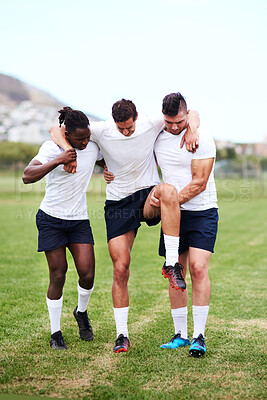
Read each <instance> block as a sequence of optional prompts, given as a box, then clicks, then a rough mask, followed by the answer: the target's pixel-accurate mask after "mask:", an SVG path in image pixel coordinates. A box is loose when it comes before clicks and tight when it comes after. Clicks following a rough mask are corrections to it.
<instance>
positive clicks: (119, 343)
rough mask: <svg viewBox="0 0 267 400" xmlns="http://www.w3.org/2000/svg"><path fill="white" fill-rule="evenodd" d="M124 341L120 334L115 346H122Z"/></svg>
mask: <svg viewBox="0 0 267 400" xmlns="http://www.w3.org/2000/svg"><path fill="white" fill-rule="evenodd" d="M125 339H126V338H125V336H123V334H122V333H121V334H120V335H119V336H118V337H117V339H116V342H115V344H116V346H121V345H123V344H124V340H125Z"/></svg>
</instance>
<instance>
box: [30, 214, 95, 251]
mask: <svg viewBox="0 0 267 400" xmlns="http://www.w3.org/2000/svg"><path fill="white" fill-rule="evenodd" d="M36 225H37V228H38V231H39V235H38V251H49V250H55V249H58V248H59V247H62V246H65V245H67V244H68V243H89V244H94V238H93V234H92V229H91V226H90V222H89V219H82V220H67V219H60V218H55V217H52V216H51V215H48V214H46V213H45V212H44V211H42V210H38V212H37V214H36Z"/></svg>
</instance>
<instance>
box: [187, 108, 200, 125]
mask: <svg viewBox="0 0 267 400" xmlns="http://www.w3.org/2000/svg"><path fill="white" fill-rule="evenodd" d="M188 123H189V125H190V127H191V129H192V128H195V129H197V128H198V127H199V125H200V118H199V113H198V112H197V111H196V110H190V111H189V114H188Z"/></svg>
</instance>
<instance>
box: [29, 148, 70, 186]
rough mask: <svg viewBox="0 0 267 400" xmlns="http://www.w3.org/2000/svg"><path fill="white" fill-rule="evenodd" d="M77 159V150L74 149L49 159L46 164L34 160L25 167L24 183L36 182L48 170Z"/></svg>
mask: <svg viewBox="0 0 267 400" xmlns="http://www.w3.org/2000/svg"><path fill="white" fill-rule="evenodd" d="M75 159H76V152H75V150H74V149H72V150H67V151H64V152H63V153H62V154H60V155H59V156H58V157H56V158H55V159H54V160H51V161H48V162H47V163H45V164H42V163H40V162H39V161H37V160H32V161H31V162H30V164H29V165H28V166H27V167H26V168H25V170H24V173H23V176H22V180H23V183H26V184H27V183H34V182H37V181H39V180H40V179H42V178H43V177H44V176H45V175H46V174H48V172H50V171H52V170H53V169H55V168H56V167H57V166H58V165H60V164H68V163H69V162H71V161H73V160H75Z"/></svg>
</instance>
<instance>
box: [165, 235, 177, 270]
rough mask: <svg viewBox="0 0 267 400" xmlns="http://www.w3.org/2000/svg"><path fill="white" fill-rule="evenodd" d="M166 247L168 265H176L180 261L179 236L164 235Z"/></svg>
mask: <svg viewBox="0 0 267 400" xmlns="http://www.w3.org/2000/svg"><path fill="white" fill-rule="evenodd" d="M163 237H164V244H165V249H166V265H174V264H175V263H177V262H178V250H179V241H180V238H179V236H169V235H164V234H163Z"/></svg>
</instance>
